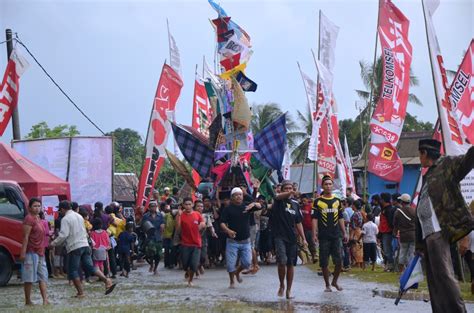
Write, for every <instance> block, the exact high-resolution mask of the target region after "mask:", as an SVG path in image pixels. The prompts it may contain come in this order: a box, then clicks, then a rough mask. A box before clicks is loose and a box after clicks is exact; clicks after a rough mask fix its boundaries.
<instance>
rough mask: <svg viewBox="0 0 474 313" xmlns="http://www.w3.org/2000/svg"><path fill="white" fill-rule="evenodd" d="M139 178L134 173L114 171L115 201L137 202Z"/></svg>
mask: <svg viewBox="0 0 474 313" xmlns="http://www.w3.org/2000/svg"><path fill="white" fill-rule="evenodd" d="M137 189H138V178H137V175H135V174H133V173H114V195H113V199H114V201H118V202H135V193H136V191H137Z"/></svg>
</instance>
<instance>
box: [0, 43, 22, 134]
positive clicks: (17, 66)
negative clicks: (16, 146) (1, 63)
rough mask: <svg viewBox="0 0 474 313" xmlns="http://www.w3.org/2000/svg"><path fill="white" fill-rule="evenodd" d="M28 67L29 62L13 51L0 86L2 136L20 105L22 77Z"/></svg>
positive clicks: (0, 126) (0, 127)
mask: <svg viewBox="0 0 474 313" xmlns="http://www.w3.org/2000/svg"><path fill="white" fill-rule="evenodd" d="M27 67H28V62H26V60H25V59H24V58H23V57H22V56H21V55H19V54H18V52H17V51H16V50H13V52H12V53H11V55H10V59H9V60H8V64H7V68H6V70H5V74H4V75H3V80H2V84H1V85H0V136H2V135H3V133H4V132H5V128H7V125H8V122H9V121H10V118H11V116H12V113H13V110H14V109H15V108H16V106H17V104H18V92H19V88H20V76H21V75H22V74H23V72H24V71H25V70H26V68H27Z"/></svg>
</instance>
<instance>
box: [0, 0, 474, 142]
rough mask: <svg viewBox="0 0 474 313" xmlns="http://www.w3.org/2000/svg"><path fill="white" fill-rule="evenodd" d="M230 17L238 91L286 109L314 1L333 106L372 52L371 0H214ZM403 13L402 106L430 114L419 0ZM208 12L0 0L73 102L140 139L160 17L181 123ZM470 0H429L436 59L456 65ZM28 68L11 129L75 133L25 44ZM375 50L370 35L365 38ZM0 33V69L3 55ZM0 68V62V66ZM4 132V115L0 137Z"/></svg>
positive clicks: (469, 21) (346, 95)
mask: <svg viewBox="0 0 474 313" xmlns="http://www.w3.org/2000/svg"><path fill="white" fill-rule="evenodd" d="M217 2H219V3H220V4H221V6H222V7H223V8H224V9H225V10H226V12H227V13H228V14H229V16H231V17H232V20H234V21H235V22H237V23H238V24H239V25H240V26H241V27H242V28H244V29H245V30H246V31H247V33H248V34H249V35H250V36H251V38H252V45H253V51H254V53H253V56H252V58H251V59H250V62H249V63H248V66H247V70H246V75H247V76H248V77H249V78H251V79H252V80H254V81H255V82H256V83H257V84H258V89H257V92H255V93H247V98H248V100H249V103H256V104H261V103H268V102H275V103H278V104H279V105H280V107H281V109H282V110H283V111H289V112H290V113H291V114H292V115H293V116H294V117H296V110H299V111H301V112H305V110H306V108H307V101H306V95H305V91H304V87H303V83H302V80H301V76H300V74H299V70H298V67H297V63H296V62H297V61H299V62H300V64H301V66H302V69H303V70H304V71H305V72H306V73H307V74H309V75H311V76H312V77H314V78H315V79H316V68H315V65H314V62H313V58H312V54H311V49H313V50H314V51H317V42H318V12H319V10H322V11H323V13H324V14H325V15H326V16H327V17H328V18H329V19H330V20H332V21H333V22H334V23H335V24H336V25H338V26H339V27H340V29H339V36H338V40H337V46H336V61H335V63H336V64H335V69H334V84H333V90H334V94H335V97H336V99H337V102H338V107H339V118H340V119H346V118H354V117H355V116H356V115H357V114H358V111H357V110H356V108H355V102H356V101H358V100H359V98H358V97H357V95H356V93H355V91H354V90H356V89H363V88H364V86H363V84H362V81H361V79H360V67H359V61H360V60H365V61H367V62H372V60H373V58H374V50H375V35H376V33H375V32H376V26H377V25H376V24H377V10H378V1H376V0H331V1H330V0H325V1H318V0H313V1H301V0H272V1H270V0H255V1H249V0H239V1H237V0H221V1H217ZM393 2H394V3H395V5H397V6H398V7H399V8H400V9H401V10H402V12H403V13H404V14H405V15H406V16H407V18H408V19H409V20H410V22H411V24H410V32H409V38H410V41H411V43H412V46H413V61H412V71H413V73H414V74H415V75H416V76H417V77H418V79H419V81H420V84H419V86H418V87H413V88H411V89H410V92H412V93H414V94H416V95H417V96H418V97H419V98H420V100H421V101H422V103H423V106H422V107H420V106H417V105H415V104H408V109H407V111H408V112H409V113H411V114H413V115H416V116H417V117H418V118H419V119H420V120H422V121H431V122H434V121H435V120H436V118H437V111H436V106H435V97H434V89H433V81H432V77H431V67H430V61H429V56H428V50H427V44H426V33H425V25H424V20H423V12H422V6H421V0H394V1H393ZM216 17H217V14H216V13H215V11H214V10H213V9H212V8H211V7H210V5H209V4H208V3H207V1H206V0H187V1H184V0H173V1H171V0H169V1H168V0H155V1H140V0H138V1H135V0H128V1H126V0H120V1H118V0H115V1H109V0H102V1H97V0H96V1H93V0H72V1H69V0H68V1H66V0H64V1H58V0H48V1H36V0H29V1H25V0H0V28H1V29H2V35H1V37H0V41H3V40H4V39H3V38H4V35H3V34H4V29H6V28H11V29H12V30H13V32H16V33H18V36H19V38H20V39H21V40H22V41H23V42H24V43H25V44H26V45H27V47H28V48H29V49H30V50H31V52H32V53H33V54H34V55H35V56H36V58H37V59H38V60H39V62H40V63H41V64H42V65H43V66H44V67H45V68H46V70H47V71H48V72H49V73H50V74H51V75H52V77H53V78H54V79H55V80H56V81H57V82H58V83H59V85H60V86H61V87H62V88H63V89H64V90H65V91H66V92H67V93H68V95H69V96H70V97H71V98H72V99H73V100H74V101H75V102H76V103H77V104H78V105H79V107H81V109H82V110H84V111H85V112H86V114H87V115H88V116H89V117H90V118H91V119H92V120H93V121H94V122H95V123H96V124H97V125H98V126H99V127H100V128H101V129H102V130H103V131H104V132H109V131H112V130H114V129H116V128H119V127H120V128H131V129H134V130H136V131H138V132H139V133H140V135H141V136H142V138H143V139H144V138H145V136H146V132H147V129H148V122H149V118H150V111H151V107H152V102H153V97H154V94H155V90H156V86H157V83H158V79H159V76H160V73H161V67H162V65H163V62H165V60H166V59H168V60H169V50H168V37H167V27H166V19H168V20H169V24H170V29H171V32H172V34H173V35H174V37H175V39H176V42H177V45H178V47H179V50H180V53H181V64H182V71H183V81H184V87H183V89H182V92H181V97H180V99H179V102H178V105H177V110H176V118H177V122H178V123H181V124H186V125H190V124H191V112H192V101H193V88H194V77H195V68H196V64H198V66H199V72H200V71H202V60H203V56H205V57H206V59H207V60H209V63H211V64H212V63H213V55H214V47H215V35H214V31H213V29H212V27H211V25H210V22H209V20H210V19H214V18H216ZM473 17H474V1H472V0H441V4H440V6H439V8H438V10H437V11H436V14H435V16H434V25H435V29H436V32H437V36H438V40H439V43H440V47H441V51H442V53H443V58H444V63H445V66H446V68H447V69H452V70H457V67H458V65H459V64H460V63H461V60H462V57H463V55H464V52H465V51H466V49H467V46H468V45H469V43H470V40H471V39H472V38H473V37H474V22H473ZM24 54H25V56H26V58H27V60H28V61H29V63H30V68H29V69H28V70H27V71H26V72H25V73H24V75H23V76H22V77H21V81H20V99H19V116H20V127H21V135H22V137H24V136H26V135H27V134H28V132H29V131H30V129H31V126H32V125H34V124H37V123H39V122H42V121H45V122H47V123H48V125H49V126H50V127H54V126H57V125H59V124H68V125H76V126H77V127H78V129H79V131H80V132H81V135H85V136H98V135H100V132H99V131H98V130H97V129H96V128H94V126H92V125H91V124H90V123H89V122H88V121H87V120H86V119H85V118H84V117H83V116H82V115H81V114H80V113H79V112H78V111H77V110H76V109H75V108H74V107H73V106H72V104H70V103H69V102H68V101H67V99H66V98H65V97H64V96H63V95H62V94H61V93H60V92H59V91H58V90H57V88H56V87H55V86H54V85H53V84H52V83H51V82H50V81H49V80H48V78H47V77H46V76H45V75H44V73H43V72H42V71H41V70H40V68H39V67H38V66H37V65H36V64H35V63H34V61H33V60H32V59H31V57H30V56H29V55H26V52H25V53H24ZM377 55H380V46H379V47H378V49H377ZM6 63H7V58H6V45H5V44H2V45H0V71H2V72H3V70H4V69H5V67H6ZM2 75H3V74H2ZM11 139H12V131H11V123H10V125H9V126H8V128H7V131H6V132H5V133H4V135H3V137H0V141H2V142H5V143H8V142H10V141H11Z"/></svg>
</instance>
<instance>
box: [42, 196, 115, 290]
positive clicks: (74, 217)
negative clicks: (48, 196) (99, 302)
mask: <svg viewBox="0 0 474 313" xmlns="http://www.w3.org/2000/svg"><path fill="white" fill-rule="evenodd" d="M58 208H59V213H60V214H62V215H63V216H64V217H63V218H62V220H61V230H60V231H59V234H58V237H57V238H56V239H55V240H54V241H53V242H52V243H51V245H52V246H59V245H61V244H63V243H64V242H66V250H67V253H68V260H69V261H68V271H67V275H68V279H69V280H72V282H73V283H74V287H76V290H77V294H76V295H75V297H77V298H83V297H84V290H83V289H82V283H81V280H80V278H79V267H80V266H81V265H82V268H83V269H84V270H85V271H87V272H88V273H89V274H90V275H95V276H97V277H99V279H100V280H101V281H102V282H104V284H105V294H106V295H108V294H109V293H111V292H112V291H113V290H114V288H115V285H116V284H114V283H113V282H112V280H110V279H108V278H107V277H105V276H104V274H103V273H102V272H101V271H100V270H99V269H97V268H96V267H94V265H93V264H92V257H91V249H90V247H89V243H88V242H87V232H86V228H85V226H84V219H83V218H82V216H81V215H79V214H78V213H76V212H74V211H73V210H71V205H70V203H69V201H66V200H64V201H61V202H60V203H59V206H58Z"/></svg>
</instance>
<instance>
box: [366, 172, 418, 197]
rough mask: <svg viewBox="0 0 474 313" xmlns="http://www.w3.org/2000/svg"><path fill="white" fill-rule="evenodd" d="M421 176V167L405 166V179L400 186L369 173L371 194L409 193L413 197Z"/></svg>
mask: <svg viewBox="0 0 474 313" xmlns="http://www.w3.org/2000/svg"><path fill="white" fill-rule="evenodd" d="M419 174H420V167H419V166H414V165H405V166H404V167H403V179H402V181H401V182H400V186H397V184H396V183H392V182H388V181H385V180H383V179H380V178H379V177H377V176H375V175H373V174H372V173H369V177H368V180H369V183H368V185H369V194H370V195H373V194H380V193H382V192H388V193H395V192H399V193H408V194H409V195H413V192H414V190H415V187H416V183H417V182H418V176H419Z"/></svg>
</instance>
